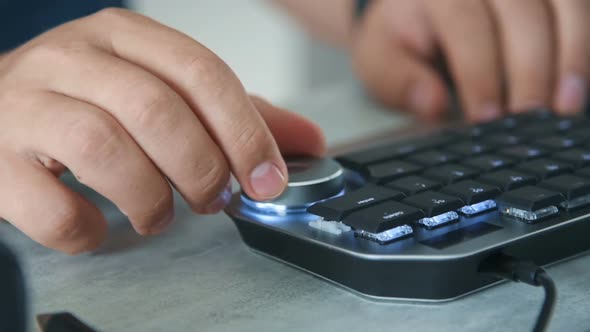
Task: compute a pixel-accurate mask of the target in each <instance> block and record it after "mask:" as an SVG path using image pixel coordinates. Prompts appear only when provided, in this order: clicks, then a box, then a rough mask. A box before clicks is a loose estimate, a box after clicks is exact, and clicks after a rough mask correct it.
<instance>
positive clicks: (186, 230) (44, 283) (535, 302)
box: [0, 85, 590, 331]
mask: <svg viewBox="0 0 590 332" xmlns="http://www.w3.org/2000/svg"><path fill="white" fill-rule="evenodd" d="M291 106H292V107H293V108H296V109H298V110H301V111H302V112H303V113H304V114H306V115H309V116H310V117H312V118H313V119H316V120H317V121H318V122H319V123H320V124H321V125H322V126H323V127H324V128H325V130H326V133H327V136H328V138H329V141H330V143H331V144H335V143H340V142H343V141H345V140H350V139H354V138H358V137H360V136H363V135H366V134H370V133H371V132H374V131H375V130H381V129H387V128H394V127H397V126H405V125H406V124H407V123H408V122H409V121H410V120H409V119H408V118H407V117H404V116H400V115H393V114H388V113H387V112H383V111H380V110H377V109H376V108H375V107H373V106H371V105H370V104H369V103H368V102H367V101H366V100H365V99H363V98H362V96H361V94H360V92H359V91H358V90H357V89H355V88H354V87H353V86H350V85H343V86H336V87H331V88H330V89H326V90H325V91H320V92H318V93H317V94H316V95H311V96H307V97H306V98H305V102H299V103H293V104H292V105H291ZM94 198H95V199H96V200H97V201H99V202H100V205H101V207H103V209H104V211H105V213H106V214H107V217H109V218H110V220H111V224H112V225H111V226H112V227H111V229H110V235H109V238H108V241H107V243H105V245H104V246H103V248H102V249H101V250H100V251H99V252H96V253H93V254H85V255H81V256H76V257H70V256H65V255H62V254H59V253H56V252H52V251H50V250H47V249H45V248H43V247H41V246H39V245H37V244H34V243H33V242H32V241H30V240H28V239H27V238H26V237H24V236H23V235H22V234H20V233H19V232H18V231H16V230H14V229H13V228H12V227H10V225H8V224H5V223H2V224H0V239H1V240H3V241H6V242H8V244H9V245H11V246H12V247H13V248H14V249H16V251H17V252H18V253H19V254H20V255H21V257H22V260H23V263H24V265H25V269H26V272H27V275H28V282H29V285H30V294H31V300H32V310H31V311H32V312H33V313H40V312H51V311H61V310H68V311H72V312H74V313H75V314H77V315H79V316H80V317H81V318H82V319H84V320H85V321H87V322H89V323H90V324H92V325H94V326H96V327H97V328H99V329H101V330H102V331H358V330H366V331H407V330H413V331H506V330H514V331H527V330H529V329H530V326H531V323H532V322H533V320H534V318H535V317H536V315H537V311H538V309H539V306H540V303H541V300H542V294H541V293H542V292H541V290H540V289H534V288H529V287H528V286H524V285H521V284H503V285H500V286H497V287H493V288H491V289H488V290H485V291H482V292H479V293H476V294H473V295H471V296H468V297H466V298H464V299H461V300H457V301H454V302H449V303H444V304H437V305H416V304H400V303H373V302H369V301H367V300H364V299H362V298H359V297H357V296H355V295H352V294H350V293H348V292H346V291H344V290H342V289H340V288H338V287H335V286H333V285H331V284H328V283H326V282H324V281H322V280H320V279H317V278H315V277H313V276H311V275H309V274H306V273H304V272H301V271H298V270H296V269H294V268H291V267H288V266H286V265H283V264H280V263H277V262H275V261H273V260H270V259H268V258H265V257H261V256H259V255H257V254H254V253H252V252H251V251H249V250H248V248H246V246H245V245H244V244H243V243H242V242H241V240H240V237H239V234H238V232H237V231H236V229H235V227H234V226H233V224H232V222H231V221H230V220H229V218H227V217H226V216H225V215H217V216H210V217H203V216H196V215H193V214H191V213H190V210H189V209H188V208H187V207H186V206H185V205H184V204H182V203H181V202H180V200H177V216H178V218H177V222H176V223H175V224H174V225H173V226H172V227H171V229H170V230H169V231H168V232H167V233H166V234H163V235H161V236H158V237H153V238H141V237H139V236H137V235H135V234H134V233H133V231H132V230H131V228H130V227H129V226H128V224H127V222H126V221H125V219H124V217H122V215H120V214H118V213H117V211H116V210H115V209H113V208H112V206H109V205H108V203H106V202H104V201H101V200H100V199H99V198H96V197H94ZM39 222H42V220H40V221H39ZM549 271H550V273H551V274H552V276H553V277H554V278H555V280H556V282H557V285H558V288H559V295H560V296H559V303H558V307H557V310H556V315H555V318H554V321H553V323H552V325H551V330H552V331H584V330H588V328H589V327H590V315H589V314H588V313H589V312H590V256H585V257H581V258H578V259H575V260H572V261H569V262H566V263H562V264H559V265H557V266H554V267H551V268H549ZM400 273H403V271H400ZM31 319H32V318H31Z"/></svg>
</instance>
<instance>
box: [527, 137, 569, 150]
mask: <svg viewBox="0 0 590 332" xmlns="http://www.w3.org/2000/svg"><path fill="white" fill-rule="evenodd" d="M579 144H580V142H579V141H578V140H577V139H575V138H573V137H569V136H550V137H546V138H542V139H540V140H536V141H535V145H538V146H539V147H541V148H543V149H546V150H551V151H562V150H564V149H569V148H573V147H574V146H576V145H579Z"/></svg>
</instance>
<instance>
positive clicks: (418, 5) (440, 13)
mask: <svg viewBox="0 0 590 332" xmlns="http://www.w3.org/2000/svg"><path fill="white" fill-rule="evenodd" d="M357 23H358V26H357V27H356V31H355V34H354V37H353V42H352V54H353V58H354V63H355V67H356V69H357V71H358V73H359V75H360V77H361V79H362V80H363V81H364V82H365V83H366V85H367V87H368V89H369V90H370V92H371V93H372V94H374V95H375V96H376V97H377V98H378V99H380V100H381V101H383V102H385V103H386V104H389V105H392V106H398V107H401V108H406V109H409V110H413V111H416V112H417V113H418V114H419V115H421V116H422V117H424V118H426V119H436V118H438V117H439V116H440V115H441V114H442V113H443V112H444V111H445V109H446V108H447V107H448V103H449V100H448V91H447V87H446V86H445V84H444V81H443V79H442V77H441V75H440V73H439V72H437V70H436V67H435V65H434V63H435V61H436V60H437V58H439V57H440V56H443V57H444V58H445V59H446V61H447V64H448V69H449V71H450V74H451V76H452V78H453V80H454V82H455V84H456V88H457V90H458V93H459V95H460V100H461V104H462V106H463V109H464V111H465V112H466V115H467V117H468V119H470V120H472V121H486V120H492V119H494V118H497V117H499V116H501V115H502V114H503V113H504V112H506V111H511V112H521V111H526V110H527V109H530V108H535V107H553V108H555V109H556V110H557V111H558V112H560V113H562V114H571V113H575V112H578V111H580V110H581V109H582V107H583V105H584V103H585V100H586V94H587V91H588V79H589V78H590V1H587V0H518V1H510V0H471V1H465V0H374V1H373V2H372V3H371V4H370V5H369V8H368V9H367V12H366V13H365V15H364V17H363V18H362V20H361V21H360V22H357Z"/></svg>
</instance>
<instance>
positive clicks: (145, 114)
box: [37, 50, 230, 213]
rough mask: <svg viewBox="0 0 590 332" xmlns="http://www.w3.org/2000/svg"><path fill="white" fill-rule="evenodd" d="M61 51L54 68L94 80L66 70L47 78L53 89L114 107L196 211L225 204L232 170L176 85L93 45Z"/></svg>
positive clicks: (214, 209)
mask: <svg viewBox="0 0 590 332" xmlns="http://www.w3.org/2000/svg"><path fill="white" fill-rule="evenodd" d="M52 56H54V57H55V56H56V55H52ZM57 56H58V57H61V58H62V59H61V60H60V61H59V62H57V61H56V63H59V65H58V66H56V68H54V71H60V72H63V71H71V70H70V69H69V68H78V72H80V73H83V75H84V76H85V77H92V79H84V78H82V77H78V76H77V75H76V74H72V75H63V76H61V78H60V80H59V81H54V80H51V79H50V78H47V79H46V82H47V84H48V86H49V88H50V89H53V90H54V91H56V92H59V93H61V94H64V95H68V96H71V97H73V98H77V99H80V100H85V101H87V102H89V103H91V104H93V105H97V106H98V107H100V108H101V109H103V110H105V111H107V112H109V113H110V114H111V115H112V117H113V118H115V119H116V120H117V121H118V122H119V124H120V125H121V126H122V127H123V128H124V129H125V130H126V131H127V132H128V133H129V134H130V135H131V137H132V138H133V139H134V140H135V141H136V143H137V144H138V145H139V147H140V148H141V149H142V150H143V151H144V152H145V154H146V155H147V156H148V157H149V158H150V159H151V160H152V161H153V163H154V164H155V165H156V166H157V167H158V168H159V169H160V170H161V172H162V173H164V174H165V175H166V176H167V177H168V179H169V180H170V181H171V182H172V184H173V185H174V187H175V188H176V189H177V190H178V192H179V193H180V194H181V195H182V196H183V198H184V199H185V200H186V201H187V202H188V203H189V205H190V206H191V207H192V209H193V210H194V211H196V212H200V213H214V212H217V211H219V210H220V209H222V208H223V207H224V206H225V204H226V203H227V201H228V197H229V193H228V192H227V191H228V189H227V187H226V186H227V184H228V182H229V173H230V172H229V167H228V164H227V162H226V160H225V157H224V155H223V153H222V151H221V150H220V149H219V148H218V147H217V144H216V143H215V141H214V140H213V139H212V138H211V136H210V135H209V133H208V132H207V130H206V129H205V128H204V127H203V125H202V124H201V123H200V122H199V119H198V118H197V117H196V116H195V114H194V113H193V111H192V110H191V108H190V107H189V106H188V105H187V104H186V103H185V102H184V100H183V99H182V98H181V97H180V96H179V95H178V94H177V93H176V92H175V91H174V90H172V89H171V88H170V87H169V86H168V85H167V84H166V83H164V82H162V81H161V80H160V79H159V78H157V77H155V76H154V75H152V74H150V73H149V72H147V71H145V70H144V69H142V68H140V67H138V66H136V65H134V64H132V63H129V62H127V61H124V60H122V59H120V58H117V57H114V56H112V55H110V54H106V53H101V52H96V51H93V50H91V51H85V52H77V53H76V54H70V55H57ZM44 61H46V60H44ZM38 76H39V75H37V77H38ZM105 82H108V83H107V84H105ZM204 156H206V157H204Z"/></svg>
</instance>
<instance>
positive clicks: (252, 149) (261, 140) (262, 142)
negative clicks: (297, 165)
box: [231, 123, 272, 155]
mask: <svg viewBox="0 0 590 332" xmlns="http://www.w3.org/2000/svg"><path fill="white" fill-rule="evenodd" d="M233 132H236V133H237V135H236V136H235V138H234V140H233V142H232V145H231V151H234V153H238V154H239V155H251V154H253V153H256V151H268V150H269V149H270V148H271V146H272V144H271V142H270V140H269V136H268V135H267V133H266V131H265V130H264V129H263V128H261V127H260V126H254V125H252V124H244V123H237V124H236V125H235V126H234V131H233Z"/></svg>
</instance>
